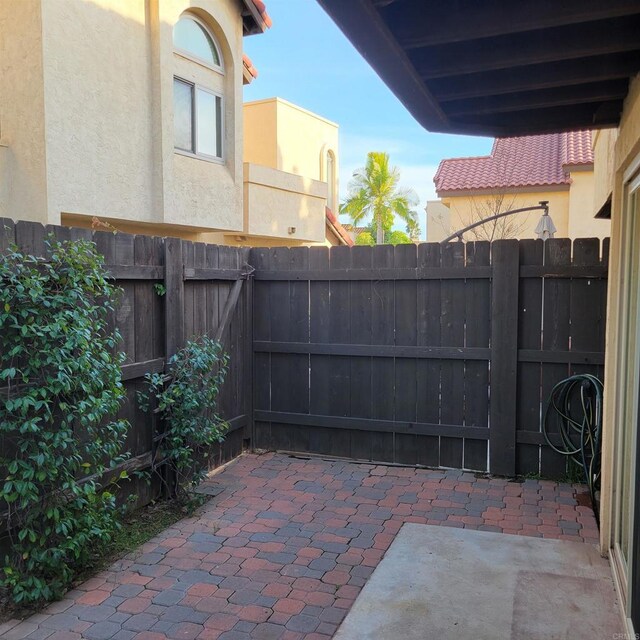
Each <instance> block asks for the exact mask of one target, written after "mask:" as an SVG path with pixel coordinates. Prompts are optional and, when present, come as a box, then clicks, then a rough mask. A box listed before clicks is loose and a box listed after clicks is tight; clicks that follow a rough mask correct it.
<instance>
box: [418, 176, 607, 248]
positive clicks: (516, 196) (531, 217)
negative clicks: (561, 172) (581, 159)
mask: <svg viewBox="0 0 640 640" xmlns="http://www.w3.org/2000/svg"><path fill="white" fill-rule="evenodd" d="M570 178H571V184H570V185H569V186H568V187H563V188H561V189H557V190H547V191H545V190H540V191H529V192H525V193H505V194H504V199H503V201H502V206H501V208H500V211H501V212H502V211H507V210H509V209H520V208H524V207H531V206H535V205H537V204H538V203H539V202H540V201H541V200H547V201H548V202H549V214H550V215H551V218H552V219H553V223H554V224H555V226H556V229H557V230H558V231H557V233H556V237H557V238H594V237H597V238H606V237H608V236H609V235H610V233H611V223H610V221H609V220H600V219H597V218H595V217H594V216H595V213H596V211H597V210H598V209H597V208H596V206H595V199H596V196H595V192H596V181H595V179H594V172H593V171H580V170H576V171H572V172H571V173H570ZM442 202H443V203H444V204H446V205H448V206H449V208H450V225H451V231H450V232H451V233H452V232H453V231H456V230H458V229H462V228H464V227H466V226H467V225H469V224H471V223H472V222H477V221H478V219H479V218H478V215H479V213H480V212H482V215H483V217H486V216H487V215H489V214H488V211H489V210H490V209H491V205H493V204H494V203H495V202H496V194H492V193H484V194H483V193H477V194H474V195H469V194H464V195H452V196H444V197H443V198H442ZM603 202H604V200H603ZM598 208H599V207H598ZM515 216H516V218H514V223H515V222H516V220H517V221H519V222H518V234H517V235H516V236H514V237H517V238H518V239H524V238H535V237H536V236H535V228H536V225H537V224H538V221H539V220H540V212H537V211H532V212H531V213H523V214H515ZM433 226H434V228H435V227H436V225H433ZM428 228H429V225H428V224H427V229H428ZM434 232H435V229H434ZM428 233H429V235H428V240H429V241H431V242H433V241H437V237H436V236H434V238H436V239H435V240H432V236H431V233H430V232H428ZM437 235H439V231H438V234H437Z"/></svg>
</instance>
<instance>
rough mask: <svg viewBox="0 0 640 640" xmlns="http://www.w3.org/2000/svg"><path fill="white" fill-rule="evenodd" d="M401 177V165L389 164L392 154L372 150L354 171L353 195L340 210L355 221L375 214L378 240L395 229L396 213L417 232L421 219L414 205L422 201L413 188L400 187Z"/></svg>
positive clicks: (350, 186) (373, 224) (372, 216)
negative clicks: (364, 163)
mask: <svg viewBox="0 0 640 640" xmlns="http://www.w3.org/2000/svg"><path fill="white" fill-rule="evenodd" d="M399 181H400V172H399V171H398V169H397V167H389V154H388V153H382V152H380V151H370V152H369V153H368V154H367V164H366V165H365V166H364V167H363V168H361V169H357V170H356V171H354V173H353V179H352V180H351V181H350V182H349V186H348V190H349V196H348V198H347V199H346V200H345V201H344V202H343V203H342V204H341V205H340V213H345V214H347V215H348V216H349V217H350V218H351V219H352V220H353V224H354V225H357V224H358V222H361V221H362V220H364V219H365V218H369V217H370V216H371V219H372V220H371V226H372V227H373V228H374V229H375V231H376V239H377V244H383V242H384V236H385V231H388V230H389V229H391V227H392V226H393V221H394V218H395V217H396V216H398V217H399V218H401V219H402V220H404V221H405V222H406V223H407V229H408V230H412V231H414V232H415V230H416V229H417V228H418V219H417V216H416V212H415V211H414V210H413V207H415V206H416V205H417V204H418V197H417V195H416V193H415V191H413V189H400V188H399V187H398V182H399Z"/></svg>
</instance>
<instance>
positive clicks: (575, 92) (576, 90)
mask: <svg viewBox="0 0 640 640" xmlns="http://www.w3.org/2000/svg"><path fill="white" fill-rule="evenodd" d="M628 88H629V81H628V79H626V78H624V79H622V80H609V81H606V82H594V83H589V84H584V85H577V86H569V87H558V88H554V89H542V90H539V91H525V92H522V93H512V94H508V95H503V96H485V97H482V98H471V99H468V100H454V101H451V102H448V103H447V113H448V114H449V116H451V117H452V118H455V117H457V116H461V115H483V114H492V113H508V112H511V111H525V110H529V109H539V108H547V107H556V106H563V105H577V104H582V103H596V102H607V101H611V100H617V99H623V98H624V97H625V96H626V95H627V90H628Z"/></svg>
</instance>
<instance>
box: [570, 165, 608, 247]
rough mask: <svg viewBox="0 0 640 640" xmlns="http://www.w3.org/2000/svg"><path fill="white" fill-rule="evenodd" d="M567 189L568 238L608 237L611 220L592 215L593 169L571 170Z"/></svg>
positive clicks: (593, 200)
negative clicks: (569, 185) (569, 183)
mask: <svg viewBox="0 0 640 640" xmlns="http://www.w3.org/2000/svg"><path fill="white" fill-rule="evenodd" d="M570 175H571V188H570V190H569V229H568V237H569V238H608V237H609V235H610V234H611V221H610V220H601V219H599V218H596V217H594V216H595V214H596V212H597V209H596V208H595V204H594V203H595V198H594V190H595V180H594V172H593V171H572V172H571V174H570Z"/></svg>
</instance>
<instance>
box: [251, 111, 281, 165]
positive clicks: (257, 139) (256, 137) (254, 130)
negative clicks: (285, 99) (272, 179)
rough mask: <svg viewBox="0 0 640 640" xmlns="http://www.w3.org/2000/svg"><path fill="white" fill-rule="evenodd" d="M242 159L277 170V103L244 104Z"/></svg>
mask: <svg viewBox="0 0 640 640" xmlns="http://www.w3.org/2000/svg"><path fill="white" fill-rule="evenodd" d="M242 114H243V119H244V141H243V143H244V144H243V156H242V157H243V159H244V161H245V162H250V163H252V164H261V165H263V166H265V167H271V168H272V169H278V168H279V167H278V125H277V116H278V101H277V99H275V98H272V99H271V100H259V101H257V102H245V103H244V107H243V112H242Z"/></svg>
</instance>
